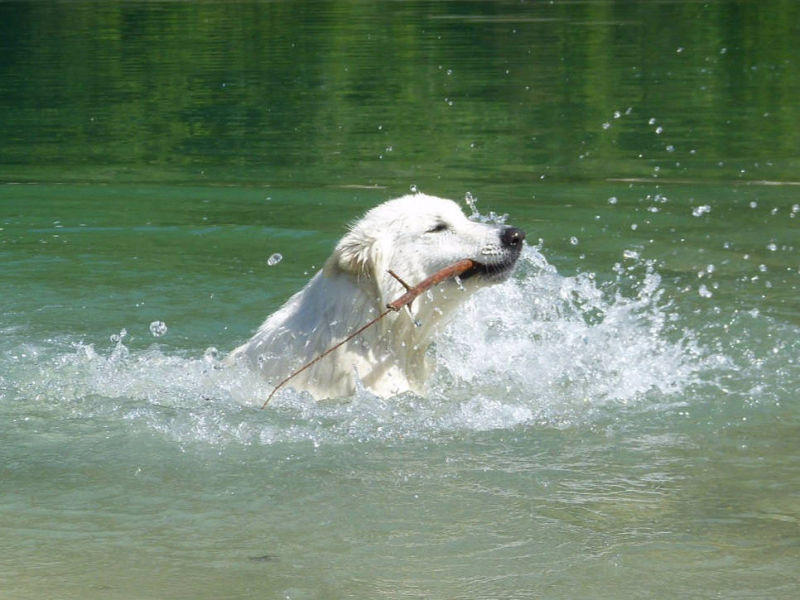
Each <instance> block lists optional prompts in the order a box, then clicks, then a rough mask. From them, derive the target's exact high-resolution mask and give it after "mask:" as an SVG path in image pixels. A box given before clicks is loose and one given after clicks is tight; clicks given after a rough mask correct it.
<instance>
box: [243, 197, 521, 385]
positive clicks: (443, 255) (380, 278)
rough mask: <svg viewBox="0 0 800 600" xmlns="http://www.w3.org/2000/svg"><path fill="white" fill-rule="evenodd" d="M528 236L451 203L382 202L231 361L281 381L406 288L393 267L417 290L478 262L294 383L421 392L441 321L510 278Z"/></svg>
mask: <svg viewBox="0 0 800 600" xmlns="http://www.w3.org/2000/svg"><path fill="white" fill-rule="evenodd" d="M524 238H525V233H524V232H523V231H522V230H520V229H516V228H514V227H507V226H502V225H487V224H483V223H478V222H475V221H470V220H469V219H467V217H465V216H464V213H463V212H461V209H460V208H459V207H458V205H457V204H456V203H455V202H453V201H451V200H444V199H442V198H435V197H432V196H426V195H424V194H413V195H408V196H403V197H402V198H397V199H395V200H390V201H388V202H385V203H384V204H381V205H379V206H377V207H375V208H373V209H372V210H370V211H369V212H367V213H366V214H365V215H364V216H363V218H361V219H360V220H359V221H357V222H356V223H355V224H353V225H352V227H351V229H350V231H349V232H348V233H347V234H346V235H345V236H344V237H343V238H342V239H341V240H340V241H339V243H338V244H337V245H336V248H335V250H334V251H333V254H332V255H331V256H330V258H328V260H327V261H326V262H325V264H324V266H323V267H322V270H320V271H319V272H318V273H317V274H316V275H314V277H313V278H312V279H311V280H310V281H309V282H308V284H307V285H306V286H305V287H304V288H303V289H302V290H300V291H299V292H297V293H296V294H295V295H294V296H292V297H291V298H290V299H289V300H288V302H286V304H284V305H283V306H282V307H281V308H280V309H279V310H278V311H277V312H275V313H273V314H272V315H271V316H270V317H269V318H267V320H266V321H265V322H264V324H263V325H261V327H260V328H259V329H258V331H257V332H256V334H255V335H254V336H253V337H252V338H251V339H250V340H249V341H248V342H247V343H245V344H244V345H242V346H240V347H239V348H237V349H236V350H234V351H233V352H232V353H231V355H230V356H229V357H228V362H238V361H244V362H246V363H247V364H249V365H251V366H252V367H254V368H258V369H260V371H261V372H262V373H263V375H264V376H265V377H267V379H268V380H270V381H271V382H273V383H277V382H278V381H280V380H282V379H283V378H285V377H288V376H289V375H290V374H291V373H292V372H294V371H295V370H297V369H298V368H300V367H301V366H303V365H304V364H306V363H308V362H310V361H311V360H313V359H314V358H316V357H317V356H319V355H320V354H321V353H323V352H324V351H325V350H327V349H328V348H330V347H331V346H333V345H334V344H336V343H337V342H339V341H341V340H343V339H344V338H346V337H347V336H348V335H350V334H351V333H353V332H354V331H356V330H357V329H358V328H359V327H361V326H362V325H364V324H365V323H367V322H369V321H370V320H371V319H373V318H374V317H375V316H377V315H378V314H380V313H381V312H383V310H384V309H385V308H386V305H387V304H388V303H389V302H391V301H393V300H395V299H397V298H398V297H400V296H401V295H403V293H405V289H404V288H403V286H402V284H401V283H400V282H398V281H397V280H396V279H395V278H394V277H392V276H391V275H390V274H389V270H390V269H391V270H392V271H394V273H396V274H397V275H398V276H399V277H401V278H402V279H403V280H404V281H405V282H406V283H408V284H409V285H412V286H413V285H416V284H417V283H419V282H420V281H422V280H423V279H424V278H426V277H428V276H429V275H431V274H433V273H435V272H436V271H438V270H439V269H442V268H444V267H446V266H448V265H450V264H452V263H454V262H456V261H459V260H461V259H464V258H469V259H472V260H473V261H475V262H476V263H477V264H478V266H477V267H476V268H473V269H471V270H469V271H467V272H465V273H463V274H462V275H461V276H460V278H459V279H457V280H452V279H451V280H449V281H446V282H443V283H442V284H440V285H439V286H437V287H436V288H432V289H431V290H429V291H428V292H426V293H423V294H422V295H420V296H419V297H418V298H417V299H415V300H414V302H413V303H412V305H411V306H410V310H405V309H403V310H401V311H399V312H392V313H389V314H388V315H387V316H386V317H384V318H383V319H381V320H380V321H379V322H378V323H376V324H375V325H374V326H372V327H370V328H368V329H366V330H365V331H364V332H363V333H362V334H360V335H359V336H357V337H355V338H354V339H352V340H350V341H349V342H347V343H346V344H344V345H343V346H341V347H340V348H338V349H337V350H336V351H334V352H332V353H331V354H330V355H328V356H325V357H324V358H323V359H322V360H320V361H319V362H317V363H315V364H314V365H313V366H312V367H311V368H309V369H306V370H305V371H303V372H302V373H301V374H299V375H298V376H297V377H295V378H294V379H292V380H291V382H290V383H289V384H288V385H289V386H291V387H294V388H296V389H300V390H306V391H308V392H310V393H311V394H312V395H313V396H314V397H316V398H331V397H340V396H348V395H351V394H353V393H354V391H355V390H356V385H357V381H359V380H360V382H361V384H362V385H363V386H365V387H366V388H367V389H369V390H371V391H372V392H374V393H376V394H378V395H380V396H392V395H395V394H399V393H402V392H406V391H414V392H417V393H420V392H421V391H422V388H423V385H424V383H425V379H426V375H427V372H428V368H427V364H426V362H427V361H426V353H427V350H428V347H429V346H430V344H431V341H432V336H433V334H434V333H435V331H436V329H437V325H439V324H440V323H442V321H443V320H444V319H446V318H447V317H448V316H450V315H452V313H453V310H454V308H455V307H457V306H458V304H459V303H461V302H462V301H464V300H465V299H466V298H467V297H468V296H469V294H470V293H471V292H473V291H475V290H477V289H478V288H480V287H481V286H484V285H487V284H490V283H496V282H499V281H503V280H504V279H505V278H506V277H508V275H509V274H510V273H511V270H512V268H513V266H514V264H515V263H516V261H517V258H519V255H520V251H521V249H522V242H523V240H524Z"/></svg>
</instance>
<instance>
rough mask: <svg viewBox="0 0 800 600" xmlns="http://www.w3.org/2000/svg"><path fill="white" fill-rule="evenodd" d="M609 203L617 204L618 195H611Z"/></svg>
mask: <svg viewBox="0 0 800 600" xmlns="http://www.w3.org/2000/svg"><path fill="white" fill-rule="evenodd" d="M608 203H609V204H616V203H617V197H616V196H611V198H609V199H608Z"/></svg>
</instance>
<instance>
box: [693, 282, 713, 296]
mask: <svg viewBox="0 0 800 600" xmlns="http://www.w3.org/2000/svg"><path fill="white" fill-rule="evenodd" d="M697 293H698V294H700V296H702V297H703V298H711V296H713V295H714V294H713V293H711V290H709V289H708V288H707V287H706V284H704V283H703V284H701V285H700V287H699V288H697Z"/></svg>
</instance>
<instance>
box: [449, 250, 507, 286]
mask: <svg viewBox="0 0 800 600" xmlns="http://www.w3.org/2000/svg"><path fill="white" fill-rule="evenodd" d="M517 258H519V254H515V255H512V256H510V257H508V258H507V259H506V260H504V261H502V262H498V263H490V264H486V263H480V262H477V261H473V263H474V264H475V266H474V267H472V268H470V269H467V270H466V271H464V272H463V273H461V275H459V278H460V279H461V280H462V281H466V280H467V279H469V278H471V277H475V276H476V275H480V276H481V277H482V278H484V279H488V280H491V281H497V280H501V279H505V278H506V277H508V276H509V275H510V274H511V270H512V269H513V268H514V265H515V264H516V263H517Z"/></svg>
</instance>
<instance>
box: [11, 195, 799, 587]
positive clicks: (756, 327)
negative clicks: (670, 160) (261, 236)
mask: <svg viewBox="0 0 800 600" xmlns="http://www.w3.org/2000/svg"><path fill="white" fill-rule="evenodd" d="M643 199H644V198H643ZM790 210H791V209H790ZM790 214H791V213H790ZM785 216H787V217H788V218H796V217H789V216H788V215H785ZM686 218H687V219H693V218H696V217H694V216H691V215H687V216H686ZM36 235H38V234H36ZM565 237H567V240H568V241H567V244H568V246H575V243H574V242H575V240H574V239H572V238H574V237H575V236H573V235H570V236H565ZM767 251H769V250H767ZM267 256H269V252H265V254H264V257H263V258H265V259H266V257H267ZM655 263H656V261H653V260H650V259H645V258H642V257H641V256H639V252H636V251H634V250H632V249H628V250H626V251H623V252H622V253H621V254H620V256H619V261H618V262H616V263H614V265H611V268H610V270H609V271H608V272H607V273H606V274H605V276H601V275H599V274H597V273H595V272H593V271H583V272H579V273H576V274H574V275H565V274H560V273H559V271H558V269H557V268H556V267H554V266H553V265H552V264H551V263H550V262H549V261H548V258H547V250H546V249H545V248H544V247H542V246H528V247H527V248H526V249H525V251H524V253H523V256H522V258H521V259H520V263H519V266H518V268H517V270H516V272H515V275H514V276H513V278H512V279H510V280H509V281H507V282H505V283H503V284H501V285H497V286H494V287H492V288H488V289H486V290H483V291H482V292H480V293H479V294H477V295H476V296H475V297H474V298H473V299H472V300H470V301H469V302H468V304H467V305H466V306H465V307H464V308H463V309H462V310H460V311H459V313H458V314H457V315H456V316H455V318H454V320H453V321H452V323H451V324H450V325H449V327H448V328H447V329H446V330H444V331H443V332H442V334H441V336H440V337H439V340H438V342H437V344H436V347H435V349H434V352H433V354H434V358H435V360H436V364H437V368H436V370H435V373H434V376H433V378H432V381H431V383H430V389H429V392H428V393H426V394H425V395H424V396H422V397H418V396H414V395H410V394H409V395H405V396H402V397H398V398H391V399H381V398H376V397H374V396H372V395H370V394H369V393H367V392H362V393H359V394H357V395H356V396H355V397H352V398H347V399H342V400H338V401H328V402H322V403H315V402H314V401H313V400H311V399H310V398H309V397H307V396H305V395H303V394H298V393H296V392H294V391H292V390H283V391H281V392H280V393H279V394H278V396H277V397H276V398H275V399H274V400H273V401H272V403H271V405H270V406H269V407H268V408H267V409H266V410H260V408H259V406H260V404H261V402H262V400H263V399H264V398H265V397H266V395H267V394H268V393H269V391H270V390H271V386H270V385H268V384H267V383H266V382H264V381H262V380H261V379H260V378H259V377H258V376H256V375H254V374H252V373H249V372H246V371H239V370H236V369H229V368H223V367H222V364H221V361H220V359H221V358H222V356H223V355H224V349H223V350H218V349H217V347H215V346H210V347H205V348H204V347H200V346H196V347H194V348H186V349H183V350H181V349H176V348H174V347H173V348H171V347H170V346H169V345H165V344H164V343H162V340H163V341H164V342H166V341H167V340H169V339H170V336H172V335H175V334H176V333H178V332H176V331H175V330H176V327H175V326H173V327H170V326H168V325H167V324H166V323H164V322H163V321H160V320H157V319H156V320H152V321H151V320H150V319H149V317H148V318H145V319H144V320H143V321H141V322H139V320H141V318H139V320H137V319H133V320H131V321H130V322H129V323H127V324H128V326H129V327H130V329H131V330H134V329H135V330H136V331H137V332H138V333H137V334H136V335H134V334H132V333H129V332H128V330H127V329H122V330H114V329H111V330H109V329H108V328H106V330H107V333H109V332H110V333H109V335H108V336H107V337H105V338H101V339H86V338H85V337H84V336H78V335H75V334H62V335H58V336H56V337H53V338H51V337H40V338H38V339H37V338H32V337H31V333H30V330H29V327H28V326H26V325H14V324H13V323H9V324H7V325H6V326H5V327H4V335H3V343H2V348H0V373H1V374H2V375H0V398H2V413H3V414H2V422H3V438H4V445H3V450H2V452H3V473H4V477H3V481H4V483H3V485H4V494H3V499H4V502H3V505H2V512H3V538H4V544H5V546H6V548H7V550H8V554H7V558H6V560H5V565H6V566H5V568H4V578H5V585H6V589H7V590H9V592H8V593H10V594H11V597H15V596H18V595H19V596H24V595H25V594H27V593H28V592H29V591H31V590H33V591H34V593H36V594H37V595H40V594H44V595H49V594H54V593H56V591H58V593H60V594H63V595H65V596H68V597H71V596H78V595H80V594H83V593H87V594H90V595H91V594H92V593H96V594H97V595H98V597H108V595H111V596H112V597H130V596H131V595H144V596H146V597H163V596H164V595H166V596H176V595H177V596H186V595H200V596H206V595H214V594H222V595H225V594H230V595H233V596H248V595H250V594H254V595H261V594H265V595H267V596H269V595H270V594H276V595H283V596H288V597H321V596H326V597H328V596H333V597H337V596H346V595H352V594H355V595H365V596H374V595H376V594H377V595H381V594H386V595H389V596H405V595H411V596H414V595H415V594H418V593H419V594H421V595H424V596H428V597H429V596H440V597H452V596H455V597H494V596H505V595H506V594H509V595H511V596H513V595H517V596H523V597H526V596H528V595H529V594H534V595H538V594H547V592H548V590H549V589H551V588H558V589H561V590H562V591H561V592H559V593H557V594H555V595H556V596H572V594H571V593H567V592H565V591H563V590H566V589H568V588H569V587H570V585H571V584H577V585H579V586H582V587H585V589H586V590H591V591H592V594H593V595H595V596H596V597H609V598H612V597H619V596H618V594H620V593H624V594H634V595H635V594H636V590H638V589H639V586H640V585H641V583H642V580H644V581H645V582H646V585H647V586H648V588H649V589H650V590H655V591H654V593H655V594H657V595H658V594H662V595H664V596H665V597H666V596H669V595H670V592H671V591H674V590H675V589H680V590H683V592H682V593H686V594H689V593H690V592H691V590H694V589H696V588H698V587H705V588H709V589H711V588H713V589H714V590H720V589H721V590H727V592H729V593H731V594H733V593H734V592H735V588H737V587H739V586H741V585H748V586H753V587H758V588H759V589H761V588H763V589H764V590H768V591H769V595H771V596H773V597H781V596H783V597H789V596H790V590H791V589H792V587H793V585H794V583H795V580H794V578H795V576H794V574H793V573H791V572H790V571H791V569H792V568H793V565H795V564H796V558H797V545H796V540H797V527H798V519H799V518H800V504H798V499H797V496H796V483H797V481H798V471H797V463H796V462H794V461H793V460H791V459H792V458H796V457H797V446H796V440H795V434H796V431H797V411H796V408H795V407H794V406H793V405H792V402H793V401H794V395H795V388H794V382H797V381H798V380H800V374H799V373H798V369H799V367H798V364H797V355H798V344H799V342H798V340H799V339H800V336H798V333H800V332H799V331H798V327H797V325H796V324H792V323H789V322H785V321H781V320H778V319H775V318H774V317H772V316H770V315H763V314H761V313H760V311H759V310H758V309H757V308H752V309H750V310H746V311H745V310H739V309H737V308H735V307H733V306H725V307H723V306H720V305H719V304H713V303H712V304H709V305H708V306H703V307H702V308H694V304H693V303H694V302H704V301H709V300H711V298H707V297H705V295H704V294H702V293H700V292H699V291H698V287H697V284H696V283H695V281H693V280H694V279H697V278H698V276H697V274H695V273H692V274H691V278H689V279H687V281H690V282H691V283H692V287H691V293H690V294H688V296H689V298H691V299H694V300H689V299H687V301H685V302H684V303H679V302H677V301H676V298H677V297H680V296H681V290H680V286H678V287H677V288H676V285H675V281H673V282H671V283H665V281H664V278H663V275H662V274H660V273H659V269H658V266H657V265H656V264H655ZM273 267H274V265H272V266H270V265H269V264H268V263H266V262H264V263H263V265H262V268H263V271H264V272H265V274H269V273H272V271H271V269H272V268H273ZM756 270H757V267H756ZM718 275H719V274H718ZM706 276H707V274H706V275H704V277H706ZM794 277H796V275H792V276H791V277H790V278H789V280H790V281H792V282H794V285H796V279H794ZM700 279H701V280H703V278H700ZM758 281H760V280H756V281H752V282H751V281H749V278H748V281H747V282H746V283H745V284H743V289H747V288H748V287H749V286H752V285H758V283H757V282H758ZM709 285H711V283H710V280H709ZM712 287H713V286H712ZM720 287H721V286H720V285H717V286H716V288H717V290H718V289H719V288H720ZM712 298H713V296H712ZM154 300H155V299H154ZM90 302H91V308H92V310H102V309H101V305H102V300H101V299H99V298H98V299H95V300H92V301H90ZM699 306H702V304H700V305H699ZM187 308H188V309H189V310H192V308H191V305H187ZM100 325H101V327H103V326H104V325H103V324H102V323H101V324H100ZM720 331H724V332H725V333H726V336H725V337H724V338H721V337H720V336H719V332H720ZM137 338H138V339H137ZM148 338H149V341H148ZM764 338H768V343H766V344H765V343H764V342H765V339H764ZM235 341H236V340H230V339H223V340H218V341H217V344H218V345H220V346H223V347H224V346H226V345H227V346H228V347H230V346H232V345H233V343H234V342H235ZM754 565H757V566H758V570H757V572H756V573H755V574H754V573H753V572H752V569H753V566H754ZM576 569H578V570H580V571H581V573H582V575H581V577H579V578H577V581H576V580H575V579H574V578H573V574H574V571H575V570H576ZM634 573H635V574H637V575H636V576H635V577H634V576H633V574H634ZM716 573H720V575H719V577H720V578H719V579H717V577H716ZM142 577H146V579H147V580H146V581H144V582H142V581H141V578H142ZM187 578H188V579H189V581H188V582H187V581H186V579H187ZM595 578H599V579H600V580H602V582H603V583H602V584H598V583H597V581H593V580H594V579H595ZM564 586H566V587H564ZM92 590H94V592H92ZM659 590H660V592H659ZM707 595H713V594H710V593H709V594H707Z"/></svg>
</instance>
